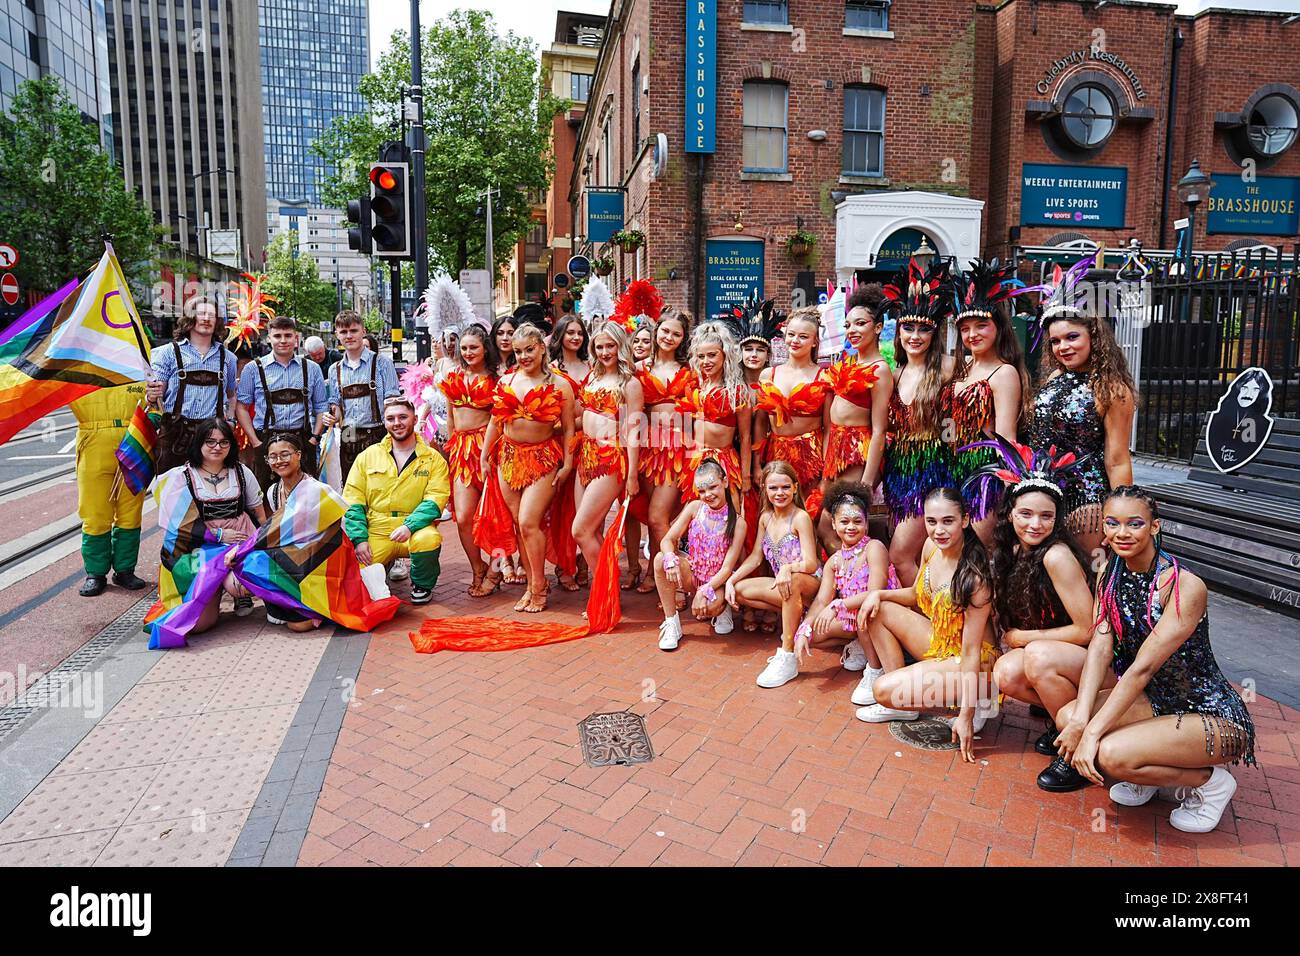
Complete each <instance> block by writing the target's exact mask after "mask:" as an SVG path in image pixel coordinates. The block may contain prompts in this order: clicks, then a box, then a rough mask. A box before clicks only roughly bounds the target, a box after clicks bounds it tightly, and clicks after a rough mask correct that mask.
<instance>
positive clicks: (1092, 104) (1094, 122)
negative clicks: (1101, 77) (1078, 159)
mask: <svg viewBox="0 0 1300 956" xmlns="http://www.w3.org/2000/svg"><path fill="white" fill-rule="evenodd" d="M1061 128H1062V129H1063V130H1064V131H1065V135H1066V137H1067V138H1068V139H1069V140H1070V142H1071V143H1073V144H1074V145H1075V146H1076V147H1078V148H1079V149H1089V150H1091V149H1097V148H1098V147H1100V146H1101V145H1102V144H1103V143H1105V142H1106V140H1108V139H1110V134H1111V133H1113V132H1114V131H1115V101H1114V100H1112V99H1111V98H1110V94H1109V93H1107V92H1106V91H1105V90H1104V89H1102V88H1101V87H1100V86H1093V85H1091V84H1084V85H1082V86H1079V87H1076V88H1075V89H1073V90H1071V91H1070V94H1069V95H1068V96H1067V97H1066V98H1065V105H1064V107H1063V108H1062V110H1061Z"/></svg>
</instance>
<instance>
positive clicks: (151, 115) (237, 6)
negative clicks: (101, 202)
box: [38, 0, 266, 268]
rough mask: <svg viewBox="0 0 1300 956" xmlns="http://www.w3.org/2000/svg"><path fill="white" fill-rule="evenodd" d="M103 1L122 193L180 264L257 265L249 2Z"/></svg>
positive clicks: (254, 73)
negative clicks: (149, 215) (146, 213)
mask: <svg viewBox="0 0 1300 956" xmlns="http://www.w3.org/2000/svg"><path fill="white" fill-rule="evenodd" d="M38 2H39V0H38ZM104 2H105V3H106V7H107V22H108V31H107V40H108V63H109V70H110V77H111V80H112V100H113V145H114V154H115V158H116V160H117V162H118V165H120V166H121V167H122V171H123V175H124V176H125V179H126V184H127V187H128V188H130V189H133V190H135V191H136V192H137V193H139V195H140V197H141V198H142V199H143V200H144V202H145V203H146V204H147V205H148V206H149V207H150V208H151V209H152V210H153V211H154V215H155V216H156V217H157V219H158V221H159V222H160V223H161V224H162V225H164V226H165V227H167V228H168V229H169V230H170V235H171V241H172V242H175V243H176V244H177V245H178V247H179V251H180V253H181V254H182V255H183V256H187V257H188V256H195V255H202V256H204V257H206V258H212V259H216V260H219V261H221V262H224V263H226V264H227V265H231V266H235V267H241V268H250V267H252V268H256V267H260V265H261V262H262V250H263V247H264V245H265V241H266V232H265V225H264V224H265V222H266V186H265V169H264V166H263V161H262V84H261V80H260V71H259V69H258V54H257V42H258V36H257V19H256V17H255V16H253V15H252V14H253V12H254V9H255V8H254V6H253V4H252V3H251V2H250V0H104Z"/></svg>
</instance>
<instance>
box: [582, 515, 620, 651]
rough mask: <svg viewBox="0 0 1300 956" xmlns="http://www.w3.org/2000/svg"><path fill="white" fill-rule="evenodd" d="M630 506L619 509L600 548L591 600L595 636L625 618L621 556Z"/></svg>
mask: <svg viewBox="0 0 1300 956" xmlns="http://www.w3.org/2000/svg"><path fill="white" fill-rule="evenodd" d="M627 508H628V506H627V503H626V502H624V504H623V505H622V506H621V507H620V508H619V509H618V517H617V518H615V520H614V524H613V525H612V526H611V527H610V529H609V531H607V532H606V533H605V540H604V541H603V542H602V543H601V545H600V556H599V557H598V558H597V559H596V567H595V568H593V569H592V573H591V595H590V596H589V597H588V598H587V626H588V627H590V628H591V632H590V633H592V634H603V633H604V632H605V631H611V630H613V629H614V628H615V627H617V626H618V622H619V621H621V620H622V619H623V605H622V602H621V600H620V598H619V586H618V556H619V553H620V552H621V551H622V550H623V524H624V522H625V521H626V520H627Z"/></svg>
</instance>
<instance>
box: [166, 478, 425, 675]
mask: <svg viewBox="0 0 1300 956" xmlns="http://www.w3.org/2000/svg"><path fill="white" fill-rule="evenodd" d="M184 467H185V466H182V467H180V468H173V469H172V470H171V471H169V472H167V473H166V474H164V475H162V476H161V477H160V478H159V479H158V484H157V486H156V487H155V489H154V497H155V499H156V500H157V502H158V524H159V526H160V527H161V528H162V529H163V542H162V561H161V564H160V567H159V572H158V602H157V603H156V604H154V606H153V607H152V608H150V609H149V613H148V614H146V615H145V619H144V624H145V626H144V630H145V631H147V632H148V633H149V647H150V649H151V650H159V649H165V648H170V647H184V646H185V644H186V638H187V635H188V634H189V633H190V632H191V631H192V630H193V628H194V625H195V623H197V621H198V619H199V617H200V615H202V613H203V610H204V608H206V607H208V606H209V605H210V604H211V602H212V601H214V600H220V594H221V586H222V582H223V581H224V580H225V577H226V574H227V573H228V572H230V571H233V572H234V573H235V577H236V579H237V580H238V581H239V582H240V583H241V584H242V585H244V587H246V588H247V589H248V590H249V591H251V592H252V593H253V594H254V595H256V596H257V597H260V598H261V599H262V600H263V601H265V602H266V603H267V604H274V605H276V606H278V607H283V608H288V609H289V610H292V611H296V612H298V613H299V614H303V615H306V616H308V617H317V618H321V619H324V620H330V621H333V622H334V623H335V624H339V625H342V626H343V627H346V628H350V629H352V630H354V631H369V630H372V629H373V628H374V627H375V626H376V625H377V624H380V623H382V622H383V621H387V620H389V619H390V618H391V617H392V616H393V615H394V614H396V613H397V609H398V608H399V607H400V606H401V604H402V602H401V600H399V599H398V598H395V597H388V598H384V599H382V600H379V601H375V600H372V599H371V597H370V594H369V592H368V591H367V590H366V586H365V583H364V582H363V581H362V580H361V567H360V565H358V564H357V557H356V553H355V552H354V551H353V549H352V543H351V542H350V541H349V540H348V539H347V536H346V535H344V533H343V513H344V512H345V511H346V510H347V505H346V503H345V502H344V500H343V498H342V497H341V496H340V495H339V494H338V493H337V492H335V491H334V490H333V489H332V488H330V487H329V486H328V485H324V484H322V483H321V482H319V481H317V480H316V479H314V478H311V477H308V476H304V477H303V479H302V481H300V482H299V483H298V485H297V486H296V487H295V488H294V489H293V491H292V492H291V493H290V495H289V497H288V500H286V501H285V502H284V505H283V506H282V507H281V508H280V509H279V510H278V511H277V512H276V513H275V514H274V515H272V517H271V519H270V520H269V521H268V522H266V524H265V525H263V526H262V528H261V529H259V531H258V533H257V535H256V536H254V537H252V538H249V539H248V540H247V541H244V542H242V543H241V544H238V545H220V544H217V543H216V537H217V536H216V534H215V533H214V532H213V531H212V530H210V529H208V528H207V526H206V525H205V524H204V522H203V519H202V518H201V517H200V516H199V512H198V508H197V507H196V506H195V504H194V499H193V497H192V496H191V495H190V492H189V487H188V486H187V485H186V482H185V475H184ZM232 550H233V551H234V558H233V560H232V562H231V564H230V566H229V567H228V566H227V565H226V555H227V554H228V553H229V552H231V551H232Z"/></svg>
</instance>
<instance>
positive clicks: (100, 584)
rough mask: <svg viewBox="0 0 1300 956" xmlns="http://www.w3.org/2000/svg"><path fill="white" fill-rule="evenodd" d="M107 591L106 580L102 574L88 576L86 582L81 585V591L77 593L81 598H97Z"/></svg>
mask: <svg viewBox="0 0 1300 956" xmlns="http://www.w3.org/2000/svg"><path fill="white" fill-rule="evenodd" d="M107 589H108V578H107V577H106V576H105V575H103V574H88V575H86V580H85V581H83V582H82V583H81V590H80V591H78V592H77V593H78V594H80V595H81V596H82V597H99V596H100V595H101V594H103V593H104V591H105V590H107Z"/></svg>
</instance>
